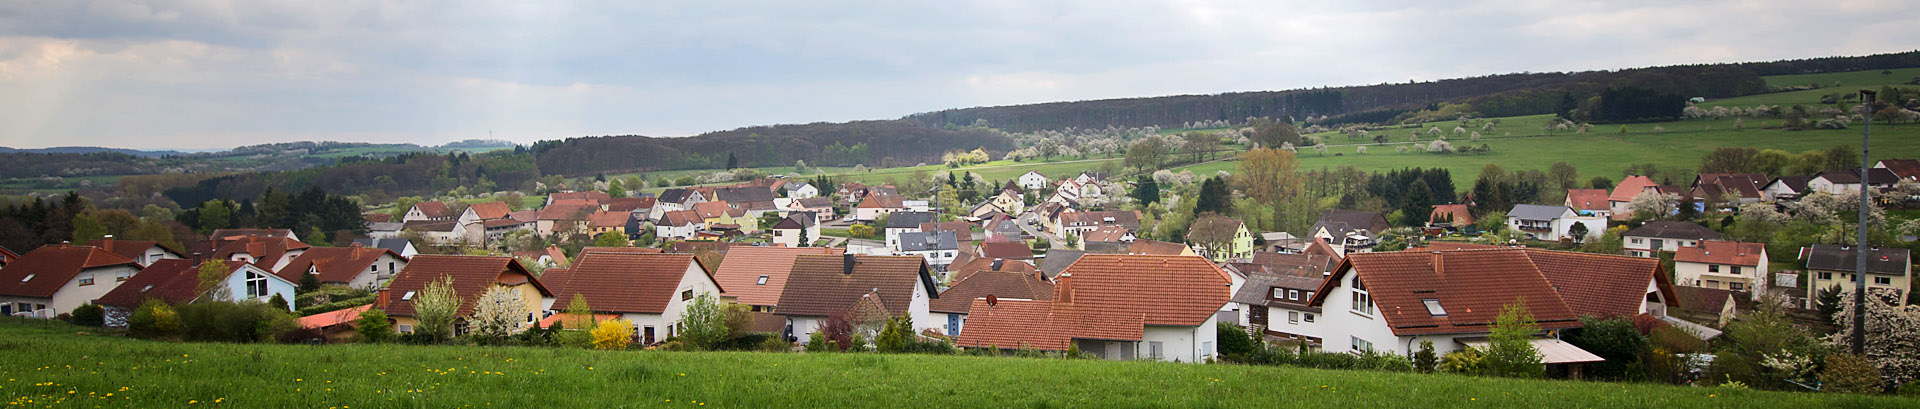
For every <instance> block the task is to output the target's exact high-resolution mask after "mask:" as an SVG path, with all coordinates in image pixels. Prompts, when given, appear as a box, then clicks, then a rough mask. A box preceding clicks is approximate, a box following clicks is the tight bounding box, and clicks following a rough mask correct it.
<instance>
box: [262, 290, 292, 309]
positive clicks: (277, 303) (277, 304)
mask: <svg viewBox="0 0 1920 409" xmlns="http://www.w3.org/2000/svg"><path fill="white" fill-rule="evenodd" d="M267 306H269V307H273V308H274V309H278V310H281V311H293V306H291V305H288V304H287V298H286V297H281V296H280V293H273V298H271V299H268V300H267Z"/></svg>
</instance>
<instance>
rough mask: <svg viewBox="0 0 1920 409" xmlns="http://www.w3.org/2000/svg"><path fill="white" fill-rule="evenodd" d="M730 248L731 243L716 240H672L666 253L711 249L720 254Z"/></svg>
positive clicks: (725, 252)
mask: <svg viewBox="0 0 1920 409" xmlns="http://www.w3.org/2000/svg"><path fill="white" fill-rule="evenodd" d="M742 247H745V246H742ZM732 248H733V245H732V244H727V243H721V242H717V241H676V242H673V247H672V248H671V249H670V250H668V251H667V252H668V253H693V252H696V251H712V252H718V253H720V254H727V251H728V250H730V249H732ZM723 264H724V263H723Z"/></svg>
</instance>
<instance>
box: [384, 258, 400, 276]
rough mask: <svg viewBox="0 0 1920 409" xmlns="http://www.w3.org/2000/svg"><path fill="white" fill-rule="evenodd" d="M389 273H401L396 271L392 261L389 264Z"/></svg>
mask: <svg viewBox="0 0 1920 409" xmlns="http://www.w3.org/2000/svg"><path fill="white" fill-rule="evenodd" d="M387 272H388V273H398V272H400V270H395V269H393V262H391V261H389V262H387Z"/></svg>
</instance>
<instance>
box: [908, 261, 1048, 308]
mask: <svg viewBox="0 0 1920 409" xmlns="http://www.w3.org/2000/svg"><path fill="white" fill-rule="evenodd" d="M989 295H991V296H994V297H995V298H1017V299H1023V300H1051V299H1053V283H1051V282H1047V281H1046V280H1045V279H1042V278H1040V274H1039V273H1038V272H1032V271H1028V272H998V271H977V272H974V273H972V274H968V275H967V276H966V278H961V279H959V280H958V281H956V282H954V283H953V286H952V287H947V289H946V291H941V292H940V298H936V299H934V300H933V301H932V302H930V303H928V307H929V310H931V311H933V312H946V313H957V314H965V313H967V310H968V309H970V308H972V307H973V299H975V298H981V297H986V296H989Z"/></svg>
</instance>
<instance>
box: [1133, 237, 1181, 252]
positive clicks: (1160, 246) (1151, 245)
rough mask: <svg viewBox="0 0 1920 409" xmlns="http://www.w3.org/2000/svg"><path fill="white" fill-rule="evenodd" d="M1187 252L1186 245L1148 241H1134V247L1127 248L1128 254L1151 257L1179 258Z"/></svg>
mask: <svg viewBox="0 0 1920 409" xmlns="http://www.w3.org/2000/svg"><path fill="white" fill-rule="evenodd" d="M1186 251H1187V245H1185V244H1180V243H1173V242H1165V241H1159V240H1147V239H1139V240H1134V241H1133V245H1132V246H1128V247H1127V253H1128V254H1139V255H1150V256H1178V255H1181V254H1186Z"/></svg>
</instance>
